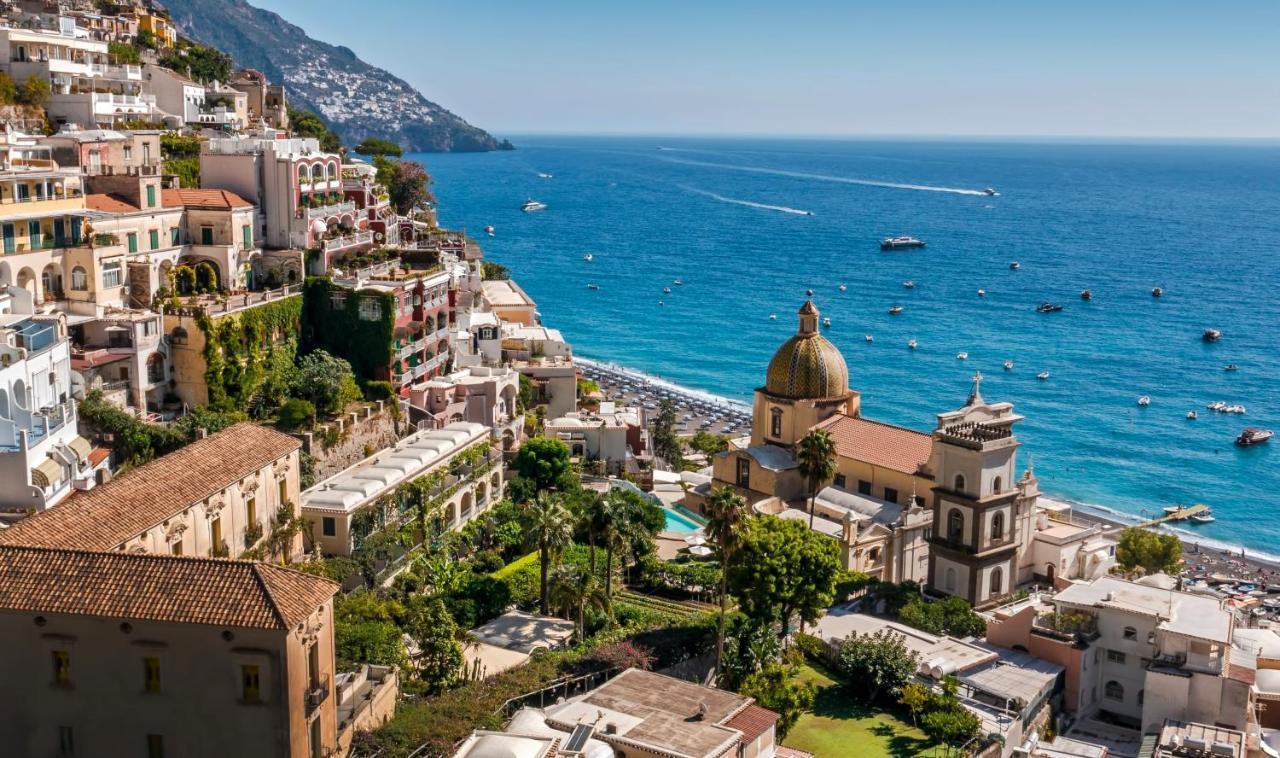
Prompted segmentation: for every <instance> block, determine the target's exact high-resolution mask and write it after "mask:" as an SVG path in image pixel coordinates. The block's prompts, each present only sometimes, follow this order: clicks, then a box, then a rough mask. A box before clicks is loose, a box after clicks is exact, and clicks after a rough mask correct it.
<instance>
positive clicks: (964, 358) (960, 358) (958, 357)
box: [956, 352, 969, 361]
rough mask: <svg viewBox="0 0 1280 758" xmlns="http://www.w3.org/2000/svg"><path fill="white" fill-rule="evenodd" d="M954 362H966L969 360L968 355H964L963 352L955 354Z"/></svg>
mask: <svg viewBox="0 0 1280 758" xmlns="http://www.w3.org/2000/svg"><path fill="white" fill-rule="evenodd" d="M956 360H958V361H967V360H969V354H968V353H965V352H959V353H956Z"/></svg>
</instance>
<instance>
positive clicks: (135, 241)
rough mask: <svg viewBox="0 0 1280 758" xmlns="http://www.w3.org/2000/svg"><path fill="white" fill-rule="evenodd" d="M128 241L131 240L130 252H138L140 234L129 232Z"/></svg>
mask: <svg viewBox="0 0 1280 758" xmlns="http://www.w3.org/2000/svg"><path fill="white" fill-rule="evenodd" d="M128 240H129V252H131V253H136V252H138V233H137V232H129V235H128Z"/></svg>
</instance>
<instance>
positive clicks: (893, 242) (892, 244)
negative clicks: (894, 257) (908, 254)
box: [880, 234, 924, 250]
mask: <svg viewBox="0 0 1280 758" xmlns="http://www.w3.org/2000/svg"><path fill="white" fill-rule="evenodd" d="M916 247H924V242H923V241H922V240H918V239H916V238H915V237H909V236H907V235H905V234H903V235H901V236H898V237H886V238H885V239H882V240H880V249H881V250H910V249H911V248H916Z"/></svg>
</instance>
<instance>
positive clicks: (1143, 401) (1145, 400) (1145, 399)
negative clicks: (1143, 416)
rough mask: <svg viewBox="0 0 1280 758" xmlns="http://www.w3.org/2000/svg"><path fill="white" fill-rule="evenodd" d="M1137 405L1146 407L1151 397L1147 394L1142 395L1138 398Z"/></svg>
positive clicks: (1149, 403)
mask: <svg viewBox="0 0 1280 758" xmlns="http://www.w3.org/2000/svg"><path fill="white" fill-rule="evenodd" d="M1138 405H1140V406H1142V407H1143V408H1146V407H1147V406H1148V405H1151V397H1150V396H1149V395H1143V396H1142V397H1140V398H1138Z"/></svg>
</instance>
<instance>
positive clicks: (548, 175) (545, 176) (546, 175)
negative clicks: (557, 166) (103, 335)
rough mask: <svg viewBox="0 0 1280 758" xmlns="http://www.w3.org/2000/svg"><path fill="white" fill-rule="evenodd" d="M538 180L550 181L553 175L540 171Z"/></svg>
mask: <svg viewBox="0 0 1280 758" xmlns="http://www.w3.org/2000/svg"><path fill="white" fill-rule="evenodd" d="M538 178H539V179H550V178H551V174H544V173H542V172H541V171H539V172H538Z"/></svg>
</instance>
